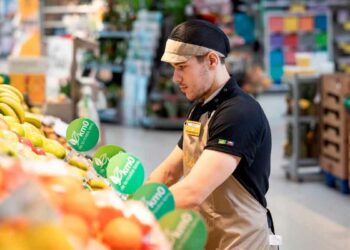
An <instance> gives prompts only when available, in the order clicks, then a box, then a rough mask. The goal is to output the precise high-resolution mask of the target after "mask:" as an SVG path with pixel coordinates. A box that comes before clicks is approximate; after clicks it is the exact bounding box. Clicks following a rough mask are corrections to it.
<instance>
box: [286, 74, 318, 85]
mask: <svg viewBox="0 0 350 250" xmlns="http://www.w3.org/2000/svg"><path fill="white" fill-rule="evenodd" d="M295 78H296V81H298V84H300V83H301V84H316V83H318V82H319V80H320V75H319V74H316V75H310V76H295ZM282 82H283V83H291V84H293V83H294V82H295V80H294V77H284V78H283V79H282Z"/></svg>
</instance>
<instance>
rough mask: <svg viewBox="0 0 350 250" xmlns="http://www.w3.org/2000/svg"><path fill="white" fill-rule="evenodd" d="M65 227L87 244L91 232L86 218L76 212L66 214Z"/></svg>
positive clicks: (63, 221) (63, 220)
mask: <svg viewBox="0 0 350 250" xmlns="http://www.w3.org/2000/svg"><path fill="white" fill-rule="evenodd" d="M62 225H63V227H64V229H65V230H66V231H67V232H68V233H69V234H72V235H73V236H75V237H76V238H77V239H79V240H81V242H82V243H83V245H84V246H85V245H86V244H87V242H88V240H89V237H90V232H89V228H88V226H87V224H86V222H85V220H84V219H82V218H81V217H79V216H78V215H75V214H65V215H64V216H63V218H62Z"/></svg>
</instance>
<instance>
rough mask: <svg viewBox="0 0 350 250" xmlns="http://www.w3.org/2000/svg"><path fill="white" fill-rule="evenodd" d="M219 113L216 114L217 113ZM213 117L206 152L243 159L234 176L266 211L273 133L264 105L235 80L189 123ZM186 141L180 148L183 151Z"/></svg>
mask: <svg viewBox="0 0 350 250" xmlns="http://www.w3.org/2000/svg"><path fill="white" fill-rule="evenodd" d="M213 111H215V112H213ZM206 112H208V113H209V115H211V113H212V117H211V120H210V121H209V125H208V141H207V143H206V146H205V148H204V149H210V150H216V151H220V152H224V153H228V154H232V155H235V156H239V157H241V161H240V162H239V164H238V166H237V168H236V170H235V171H234V172H233V173H232V174H233V176H234V177H235V178H236V179H237V180H238V181H239V182H240V183H241V184H242V186H243V187H244V188H245V189H246V190H247V191H248V192H249V193H250V194H251V195H252V196H253V197H254V198H255V199H256V200H258V201H259V203H260V204H261V205H263V206H264V207H266V199H265V194H266V192H267V190H268V188H269V182H268V178H269V176H270V163H271V131H270V126H269V123H268V121H267V118H266V116H265V113H264V111H263V110H262V108H261V106H260V104H259V103H258V102H257V101H256V100H255V99H254V98H252V97H251V96H249V95H248V94H246V93H244V92H243V91H242V90H241V89H240V88H239V86H238V85H237V84H236V82H235V81H234V79H233V78H231V79H230V80H229V81H228V82H227V83H226V84H225V86H224V87H223V88H222V89H221V91H220V92H219V93H218V94H217V95H216V96H215V97H214V98H213V99H212V100H211V101H209V102H208V103H206V104H205V105H202V103H197V104H195V106H194V108H193V112H192V114H191V116H190V117H188V119H189V120H192V121H199V118H200V117H201V115H202V114H204V113H206ZM182 141H183V137H182V136H181V138H180V140H179V142H178V146H179V147H180V148H181V149H182Z"/></svg>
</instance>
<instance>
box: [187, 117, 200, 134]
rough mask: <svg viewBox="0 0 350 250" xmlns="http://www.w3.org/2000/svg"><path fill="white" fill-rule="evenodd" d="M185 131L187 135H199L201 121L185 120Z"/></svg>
mask: <svg viewBox="0 0 350 250" xmlns="http://www.w3.org/2000/svg"><path fill="white" fill-rule="evenodd" d="M185 132H186V133H187V134H188V135H193V136H197V137H198V136H199V134H200V132H201V123H200V122H196V121H190V120H187V121H185Z"/></svg>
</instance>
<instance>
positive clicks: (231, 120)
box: [205, 101, 264, 166]
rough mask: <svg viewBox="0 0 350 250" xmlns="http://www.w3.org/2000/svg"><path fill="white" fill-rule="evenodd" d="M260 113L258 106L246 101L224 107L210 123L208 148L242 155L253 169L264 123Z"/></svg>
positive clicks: (218, 110)
mask: <svg viewBox="0 0 350 250" xmlns="http://www.w3.org/2000/svg"><path fill="white" fill-rule="evenodd" d="M259 110H260V109H259V107H258V105H255V104H254V103H253V104H252V103H247V102H244V101H243V102H227V103H225V104H223V106H222V107H220V108H219V109H217V110H216V112H215V113H214V114H213V117H212V119H211V120H210V122H209V128H208V129H209V130H208V133H209V134H208V141H207V145H206V147H205V149H211V150H216V151H220V152H224V153H228V154H232V155H235V156H239V157H241V158H242V159H245V160H246V161H247V163H248V165H249V166H250V165H251V164H252V163H253V161H254V158H255V154H256V151H257V147H258V145H259V144H260V141H261V139H260V138H261V131H262V126H263V124H264V123H262V122H261V114H260V113H259Z"/></svg>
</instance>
